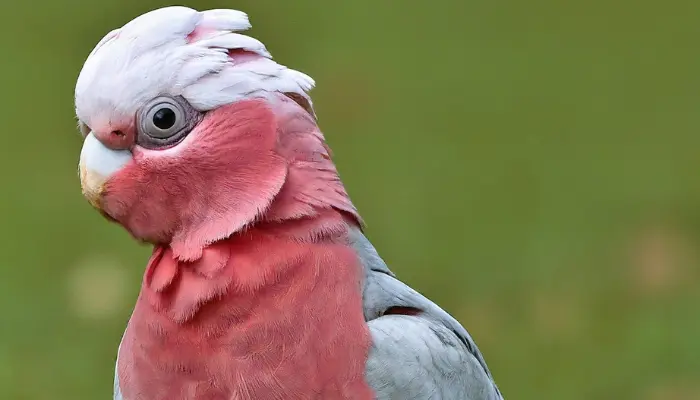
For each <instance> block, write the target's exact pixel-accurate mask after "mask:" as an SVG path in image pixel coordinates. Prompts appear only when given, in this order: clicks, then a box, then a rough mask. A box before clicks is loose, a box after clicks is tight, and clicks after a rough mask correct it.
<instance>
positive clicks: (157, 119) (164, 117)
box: [139, 97, 185, 139]
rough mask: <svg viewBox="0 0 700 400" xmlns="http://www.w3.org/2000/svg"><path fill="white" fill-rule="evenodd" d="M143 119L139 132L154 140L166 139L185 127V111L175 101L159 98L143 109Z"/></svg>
mask: <svg viewBox="0 0 700 400" xmlns="http://www.w3.org/2000/svg"><path fill="white" fill-rule="evenodd" d="M145 110H146V114H145V118H142V119H141V123H140V124H139V125H140V127H139V128H141V132H142V133H144V134H146V135H148V136H150V137H152V138H155V139H167V138H169V137H171V136H173V135H175V134H177V133H178V132H179V131H180V130H181V129H182V128H183V127H184V125H185V110H184V109H183V107H182V106H181V105H180V104H178V102H176V101H175V100H173V99H171V98H168V97H159V98H157V99H154V100H153V101H151V102H150V103H149V104H148V106H147V107H146V108H145Z"/></svg>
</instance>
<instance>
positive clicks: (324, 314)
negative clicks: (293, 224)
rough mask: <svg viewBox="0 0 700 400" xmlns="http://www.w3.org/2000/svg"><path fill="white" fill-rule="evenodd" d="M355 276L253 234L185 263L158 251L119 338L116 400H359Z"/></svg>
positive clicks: (304, 248)
mask: <svg viewBox="0 0 700 400" xmlns="http://www.w3.org/2000/svg"><path fill="white" fill-rule="evenodd" d="M360 281H361V267H360V265H359V261H358V259H357V256H356V254H355V253H354V252H353V251H352V249H350V248H348V247H347V246H345V245H343V244H336V243H299V242H295V241H293V240H289V239H285V238H281V237H279V236H274V235H267V234H257V233H256V231H255V230H253V231H251V232H249V233H247V234H244V235H240V236H236V237H234V238H232V239H227V240H225V241H222V242H219V243H216V244H214V245H212V246H210V247H209V248H207V249H206V250H205V252H204V255H203V257H202V258H201V259H200V260H199V261H197V262H194V263H182V262H177V261H175V260H174V259H173V257H172V253H171V251H170V250H169V249H163V248H158V249H156V251H155V252H154V254H153V257H152V258H151V261H150V262H149V266H148V269H147V271H146V275H145V277H144V283H143V287H142V289H141V293H140V295H139V299H138V301H137V304H136V307H135V309H134V312H133V315H132V317H131V320H130V321H129V325H128V327H127V330H126V333H125V335H124V338H123V341H122V345H121V348H120V353H119V360H118V376H119V382H120V387H121V391H122V394H123V396H124V399H125V400H178V399H198V400H224V399H225V400H230V399H265V400H267V399H270V400H273V399H331V400H332V399H363V400H364V399H371V398H372V396H373V395H372V391H371V389H370V388H369V386H368V385H367V383H366V381H365V379H364V372H365V362H366V359H367V354H368V351H369V346H370V337H369V331H368V328H367V325H366V323H365V321H364V317H363V314H362V301H361V291H360Z"/></svg>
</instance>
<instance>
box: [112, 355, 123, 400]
mask: <svg viewBox="0 0 700 400" xmlns="http://www.w3.org/2000/svg"><path fill="white" fill-rule="evenodd" d="M121 347H122V345H121V343H119V348H118V349H117V362H116V363H114V400H124V398H123V397H122V391H121V388H120V387H119V365H118V363H119V349H120V348H121Z"/></svg>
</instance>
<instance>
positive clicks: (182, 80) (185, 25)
mask: <svg viewBox="0 0 700 400" xmlns="http://www.w3.org/2000/svg"><path fill="white" fill-rule="evenodd" d="M248 28H250V23H249V22H248V17H247V15H246V14H245V13H243V12H241V11H236V10H208V11H202V12H198V11H196V10H193V9H191V8H187V7H166V8H161V9H157V10H154V11H151V12H148V13H146V14H143V15H141V16H139V17H137V18H135V19H134V20H132V21H131V22H129V23H127V24H126V25H124V26H123V27H122V28H119V29H115V30H113V31H112V32H110V33H108V34H107V35H106V36H105V37H104V38H103V39H102V40H101V41H100V42H99V43H98V44H97V46H96V47H95V49H94V50H93V51H92V52H91V53H90V55H89V56H88V59H87V60H86V61H85V64H84V65H83V69H82V71H81V72H80V76H79V77H78V82H77V84H76V88H75V106H76V113H77V115H78V118H79V119H80V120H82V121H84V122H86V123H89V122H90V121H89V119H91V118H112V117H113V116H115V115H117V116H122V117H124V118H129V117H130V116H133V115H135V114H136V112H137V111H138V109H139V108H140V107H141V106H143V105H144V104H145V103H146V102H148V101H149V100H151V99H152V98H154V97H156V96H159V95H164V94H168V95H171V96H183V97H184V98H185V99H186V100H187V101H188V102H190V104H192V106H193V107H194V108H196V109H198V110H200V111H208V110H212V109H214V108H217V107H220V106H222V105H225V104H229V103H232V102H235V101H237V100H240V99H242V98H244V97H249V96H254V95H256V94H257V93H264V92H283V93H293V94H297V95H300V96H302V97H303V98H305V99H306V100H307V101H308V102H309V104H311V100H310V98H309V97H308V94H307V92H308V91H309V90H311V88H313V86H314V81H313V79H311V78H310V77H309V76H307V75H305V74H303V73H301V72H298V71H295V70H292V69H289V68H286V67H285V66H283V65H280V64H278V63H276V62H275V61H273V60H272V57H271V56H270V53H268V51H267V49H266V48H265V45H263V44H262V43H261V42H260V41H258V40H256V39H254V38H252V37H250V36H246V35H242V34H239V33H235V31H242V30H246V29H248ZM236 49H240V50H247V51H249V52H252V53H255V54H257V55H260V56H262V57H259V58H257V59H255V60H252V61H248V62H244V63H239V64H236V63H235V59H232V58H231V57H230V56H229V52H230V51H231V50H236Z"/></svg>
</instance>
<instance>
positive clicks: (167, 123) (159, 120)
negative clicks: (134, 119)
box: [153, 107, 177, 130]
mask: <svg viewBox="0 0 700 400" xmlns="http://www.w3.org/2000/svg"><path fill="white" fill-rule="evenodd" d="M176 122H177V115H176V114H175V111H173V109H172V108H170V107H163V108H161V109H160V110H158V111H156V113H155V114H153V125H155V126H156V128H158V129H161V130H168V129H170V128H172V127H173V126H175V123H176Z"/></svg>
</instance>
